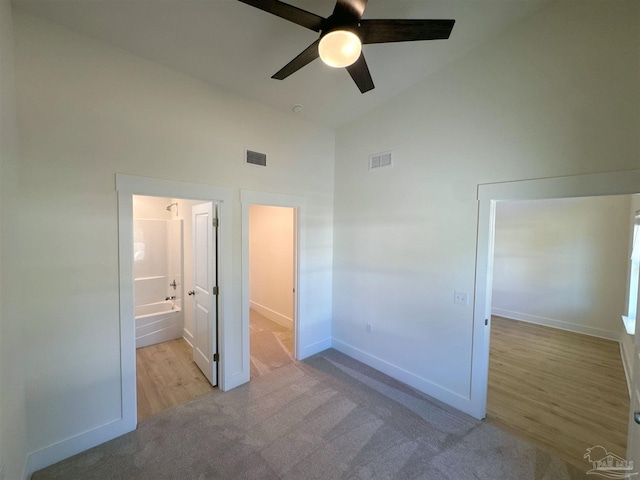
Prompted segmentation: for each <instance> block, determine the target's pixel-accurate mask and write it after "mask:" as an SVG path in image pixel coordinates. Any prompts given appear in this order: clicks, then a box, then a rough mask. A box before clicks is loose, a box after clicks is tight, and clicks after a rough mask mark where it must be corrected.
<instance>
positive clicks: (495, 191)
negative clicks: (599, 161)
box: [470, 170, 640, 457]
mask: <svg viewBox="0 0 640 480" xmlns="http://www.w3.org/2000/svg"><path fill="white" fill-rule="evenodd" d="M637 193H640V170H632V171H626V172H614V173H603V174H592V175H581V176H574V177H559V178H549V179H538V180H526V181H519V182H507V183H497V184H486V185H479V187H478V200H479V214H478V243H477V256H476V289H475V299H474V326H473V369H472V379H471V396H470V400H471V402H470V403H471V411H472V414H473V415H474V416H475V417H477V418H484V417H485V416H486V410H487V408H486V407H487V379H488V365H489V336H490V318H491V304H492V283H493V268H494V265H493V258H494V247H495V245H494V232H495V213H496V204H497V202H499V201H504V200H540V199H553V198H578V197H595V196H606V195H633V194H637ZM636 349H637V347H636ZM636 353H637V350H636ZM634 358H635V357H634ZM635 361H636V363H637V359H635ZM634 371H635V369H634ZM634 386H635V384H634V382H633V381H632V388H634ZM632 403H635V398H634V399H632ZM629 419H630V422H633V420H632V419H633V415H632V414H630V415H629ZM638 433H640V430H638V429H637V428H636V429H634V430H632V429H630V430H629V443H628V450H627V454H628V455H629V456H630V457H632V455H631V454H632V453H633V456H635V452H633V448H632V445H633V444H634V443H635V442H637V441H638V440H637V438H636V437H640V435H638Z"/></svg>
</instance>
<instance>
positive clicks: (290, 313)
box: [249, 205, 296, 379]
mask: <svg viewBox="0 0 640 480" xmlns="http://www.w3.org/2000/svg"><path fill="white" fill-rule="evenodd" d="M295 213H296V212H295V209H293V208H291V207H279V206H271V205H251V206H250V207H249V332H250V334H249V337H250V338H249V349H250V362H251V367H250V369H251V379H254V378H257V377H260V376H262V375H265V374H267V373H269V372H271V371H273V370H275V369H277V368H280V367H282V366H284V365H288V364H290V363H292V362H293V361H294V337H295V335H294V330H295V324H296V322H295V303H296V302H295V290H296V288H295V283H296V281H295V278H296V248H295V244H296V241H295Z"/></svg>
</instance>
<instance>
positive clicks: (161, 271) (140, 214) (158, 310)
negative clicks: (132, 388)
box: [133, 195, 217, 421]
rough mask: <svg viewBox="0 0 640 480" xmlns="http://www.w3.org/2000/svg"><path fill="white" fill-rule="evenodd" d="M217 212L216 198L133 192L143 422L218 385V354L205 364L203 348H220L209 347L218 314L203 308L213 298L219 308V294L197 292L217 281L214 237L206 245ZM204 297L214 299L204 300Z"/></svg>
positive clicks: (139, 403)
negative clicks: (184, 197)
mask: <svg viewBox="0 0 640 480" xmlns="http://www.w3.org/2000/svg"><path fill="white" fill-rule="evenodd" d="M202 212H205V213H207V215H205V216H206V217H207V218H206V219H205V221H201V220H202V218H201V217H202ZM214 212H215V206H214V205H213V203H212V202H203V201H201V200H187V199H183V198H180V199H178V198H165V197H151V196H140V195H134V196H133V273H134V309H135V315H134V317H135V342H136V391H137V417H138V421H141V420H144V419H145V418H148V417H149V416H151V415H154V414H156V413H159V412H160V411H163V410H165V409H167V408H170V407H172V406H175V405H179V404H182V403H186V402H187V401H190V400H192V399H193V398H196V397H198V396H200V395H202V394H204V393H207V392H209V391H211V390H212V389H213V386H214V385H215V384H216V383H217V380H215V379H216V378H217V371H216V368H215V367H216V366H215V365H211V362H213V356H212V354H211V353H210V352H208V353H206V354H205V357H206V358H207V359H210V361H209V362H205V363H207V364H206V365H200V363H202V362H201V361H200V363H198V360H201V359H200V357H202V356H203V355H202V352H203V350H204V351H208V350H215V351H216V352H217V346H216V345H209V344H210V343H211V342H214V341H215V335H213V336H212V335H210V334H209V333H210V332H209V331H208V329H210V328H213V329H216V330H217V326H216V322H215V313H216V312H211V315H213V317H212V318H211V319H209V318H208V315H209V312H208V311H205V310H203V309H202V305H207V304H208V305H209V306H210V307H212V308H213V309H215V297H214V295H213V293H212V291H211V289H210V288H209V287H208V286H207V287H206V288H205V292H204V293H203V292H198V293H199V294H200V295H199V296H200V297H201V298H198V299H196V296H195V292H196V291H197V290H198V289H199V288H200V285H199V283H202V279H204V282H205V283H211V284H212V285H213V284H215V283H216V279H217V277H216V275H215V267H216V262H215V258H213V257H212V258H211V259H209V258H207V257H208V255H210V254H211V255H213V256H215V242H214V244H213V245H209V246H207V242H211V241H212V240H213V238H212V237H215V235H213V234H211V232H210V229H209V225H210V224H211V218H209V217H211V216H212V215H213V214H214ZM200 224H202V225H201V226H200V227H198V228H196V227H197V226H198V225H200ZM202 228H204V230H205V231H204V232H202ZM197 238H201V239H202V240H203V241H202V242H198V240H197ZM201 243H202V244H203V245H202V246H200V244H201ZM209 251H211V253H209ZM197 256H198V258H197V259H196V257H197ZM202 256H204V258H200V257H202ZM197 280H198V281H197ZM200 290H202V288H200ZM203 295H204V296H211V297H212V299H205V300H208V302H207V301H204V303H203V301H202V299H203ZM196 300H198V301H196ZM203 312H204V314H205V315H204V316H205V317H207V318H203ZM209 322H210V323H211V325H206V324H208V323H209ZM209 337H211V339H210V338H209ZM203 345H204V346H203ZM212 347H213V348H212ZM199 367H200V368H199ZM206 373H208V374H209V375H207V374H206ZM212 373H213V377H212V378H209V377H210V376H211V374H212Z"/></svg>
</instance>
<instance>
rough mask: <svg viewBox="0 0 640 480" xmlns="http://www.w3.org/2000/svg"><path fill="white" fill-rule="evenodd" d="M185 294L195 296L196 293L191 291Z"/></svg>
mask: <svg viewBox="0 0 640 480" xmlns="http://www.w3.org/2000/svg"><path fill="white" fill-rule="evenodd" d="M187 293H188V294H189V295H195V294H196V291H195V290H191V291H189V292H187Z"/></svg>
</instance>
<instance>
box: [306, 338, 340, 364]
mask: <svg viewBox="0 0 640 480" xmlns="http://www.w3.org/2000/svg"><path fill="white" fill-rule="evenodd" d="M331 343H332V342H331V338H325V339H324V340H320V341H319V342H316V343H313V344H311V345H307V346H306V347H302V348H300V349H298V357H299V358H298V360H304V359H305V358H307V357H310V356H311V355H315V354H316V353H320V352H323V351H325V350H327V349H328V348H331Z"/></svg>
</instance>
